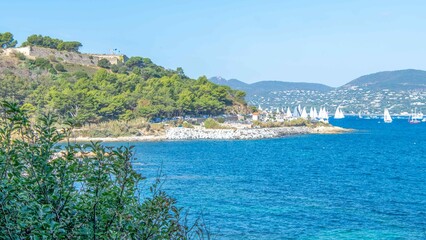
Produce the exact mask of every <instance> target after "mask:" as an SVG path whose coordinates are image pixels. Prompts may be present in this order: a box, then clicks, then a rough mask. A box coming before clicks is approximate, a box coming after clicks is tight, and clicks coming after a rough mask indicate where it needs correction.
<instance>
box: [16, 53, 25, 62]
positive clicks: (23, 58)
mask: <svg viewBox="0 0 426 240" xmlns="http://www.w3.org/2000/svg"><path fill="white" fill-rule="evenodd" d="M14 55H15V57H17V58H18V59H19V60H21V61H24V60H26V59H27V57H26V56H25V54H23V53H20V52H14Z"/></svg>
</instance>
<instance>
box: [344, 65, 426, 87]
mask: <svg viewBox="0 0 426 240" xmlns="http://www.w3.org/2000/svg"><path fill="white" fill-rule="evenodd" d="M355 86H356V87H362V88H366V89H371V90H378V89H390V90H397V91H400V90H413V89H426V71H422V70H415V69H405V70H397V71H385V72H378V73H373V74H369V75H365V76H361V77H359V78H357V79H355V80H353V81H351V82H349V83H347V84H345V85H344V86H343V88H349V87H355Z"/></svg>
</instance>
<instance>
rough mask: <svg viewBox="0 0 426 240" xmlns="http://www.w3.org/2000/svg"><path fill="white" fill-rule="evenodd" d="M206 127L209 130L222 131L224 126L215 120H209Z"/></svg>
mask: <svg viewBox="0 0 426 240" xmlns="http://www.w3.org/2000/svg"><path fill="white" fill-rule="evenodd" d="M204 127H205V128H207V129H221V128H222V126H221V125H220V123H218V122H216V121H215V120H214V119H213V118H207V119H206V121H204Z"/></svg>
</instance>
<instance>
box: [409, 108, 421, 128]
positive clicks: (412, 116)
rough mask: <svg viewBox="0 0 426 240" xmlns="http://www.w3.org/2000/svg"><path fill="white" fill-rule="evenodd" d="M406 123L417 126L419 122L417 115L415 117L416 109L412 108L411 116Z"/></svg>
mask: <svg viewBox="0 0 426 240" xmlns="http://www.w3.org/2000/svg"><path fill="white" fill-rule="evenodd" d="M408 122H409V123H410V124H418V123H420V121H419V119H418V115H417V108H414V113H413V111H411V115H410V118H409V119H408Z"/></svg>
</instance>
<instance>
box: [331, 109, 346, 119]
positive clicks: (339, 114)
mask: <svg viewBox="0 0 426 240" xmlns="http://www.w3.org/2000/svg"><path fill="white" fill-rule="evenodd" d="M342 118H345V115H344V114H343V112H342V110H341V109H340V106H338V107H337V108H336V112H335V113H334V119H342Z"/></svg>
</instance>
